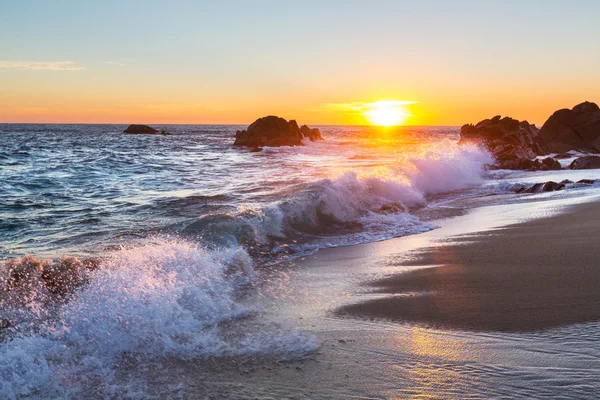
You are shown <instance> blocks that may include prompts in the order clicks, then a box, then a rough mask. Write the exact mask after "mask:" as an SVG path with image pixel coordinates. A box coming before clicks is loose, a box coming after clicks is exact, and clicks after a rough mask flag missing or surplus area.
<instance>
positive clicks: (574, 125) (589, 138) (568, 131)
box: [538, 101, 600, 153]
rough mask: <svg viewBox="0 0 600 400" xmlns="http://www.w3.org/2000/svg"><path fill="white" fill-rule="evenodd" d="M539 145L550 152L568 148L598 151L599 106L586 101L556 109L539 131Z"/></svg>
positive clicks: (599, 142)
mask: <svg viewBox="0 0 600 400" xmlns="http://www.w3.org/2000/svg"><path fill="white" fill-rule="evenodd" d="M538 138H539V141H540V145H541V146H542V147H543V148H544V149H545V150H547V151H548V152H552V153H561V152H565V151H569V150H584V151H593V152H600V108H599V107H598V105H597V104H596V103H590V102H588V101H586V102H584V103H581V104H578V105H576V106H575V107H573V109H572V110H569V109H567V108H565V109H562V110H558V111H556V112H555V113H554V114H552V116H551V117H550V118H548V121H546V123H544V125H543V126H542V128H541V129H540V131H539V134H538Z"/></svg>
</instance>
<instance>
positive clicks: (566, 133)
mask: <svg viewBox="0 0 600 400" xmlns="http://www.w3.org/2000/svg"><path fill="white" fill-rule="evenodd" d="M459 143H460V144H465V143H478V144H481V145H483V146H484V147H485V148H487V149H488V150H489V151H490V153H492V155H493V156H494V158H495V159H496V165H495V167H496V168H502V169H521V170H534V171H535V170H555V169H561V165H560V163H559V162H558V161H556V160H555V159H554V158H551V157H547V158H545V159H543V160H540V159H538V158H537V157H538V156H543V155H547V154H548V153H562V154H559V155H557V156H556V158H567V157H569V156H570V154H569V153H568V152H569V151H572V150H575V151H584V152H595V153H597V152H600V108H599V107H598V106H597V105H596V104H595V103H591V102H587V101H586V102H584V103H581V104H579V105H577V106H575V107H573V109H572V110H569V109H563V110H559V111H556V112H555V113H554V114H552V116H551V117H550V118H549V119H548V121H546V123H544V125H543V126H542V128H541V129H539V130H538V129H537V128H536V126H535V125H532V124H530V123H528V122H527V121H518V120H516V119H513V118H510V117H504V118H502V117H501V116H499V115H498V116H495V117H494V118H491V119H485V120H483V121H480V122H479V123H477V124H476V125H473V124H466V125H464V126H463V127H462V128H461V129H460V141H459ZM579 160H581V161H579ZM570 168H571V169H585V168H600V158H599V160H594V159H591V158H588V156H586V157H582V158H581V159H578V160H576V161H574V162H573V164H571V166H570Z"/></svg>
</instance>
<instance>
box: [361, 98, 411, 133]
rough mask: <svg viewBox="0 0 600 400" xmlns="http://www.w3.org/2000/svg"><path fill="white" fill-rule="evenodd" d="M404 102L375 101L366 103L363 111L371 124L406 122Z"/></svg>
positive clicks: (383, 124) (390, 124)
mask: <svg viewBox="0 0 600 400" xmlns="http://www.w3.org/2000/svg"><path fill="white" fill-rule="evenodd" d="M405 104H406V102H401V101H385V100H382V101H376V102H374V103H370V104H367V107H366V110H365V112H364V114H365V116H366V117H367V119H368V120H369V123H370V124H371V125H378V126H385V127H387V126H397V125H403V124H404V123H405V122H406V119H407V118H408V116H409V114H408V113H407V112H406V110H405V109H404V105H405Z"/></svg>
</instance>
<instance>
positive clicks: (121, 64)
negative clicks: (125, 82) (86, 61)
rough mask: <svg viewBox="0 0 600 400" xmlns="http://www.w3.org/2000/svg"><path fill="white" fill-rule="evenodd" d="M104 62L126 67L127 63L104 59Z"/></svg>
mask: <svg viewBox="0 0 600 400" xmlns="http://www.w3.org/2000/svg"><path fill="white" fill-rule="evenodd" d="M104 64H107V65H118V66H119V67H126V66H127V64H123V63H122V62H119V61H104Z"/></svg>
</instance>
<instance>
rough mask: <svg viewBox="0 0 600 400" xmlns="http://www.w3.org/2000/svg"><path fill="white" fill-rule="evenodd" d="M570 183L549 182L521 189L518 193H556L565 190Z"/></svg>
mask: <svg viewBox="0 0 600 400" xmlns="http://www.w3.org/2000/svg"><path fill="white" fill-rule="evenodd" d="M567 183H568V182H565V181H563V182H560V183H556V182H553V181H548V182H544V183H536V184H534V185H532V186H530V187H529V188H524V187H521V188H519V189H518V190H517V191H516V192H517V193H542V192H554V191H556V190H564V189H565V188H566V186H567Z"/></svg>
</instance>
